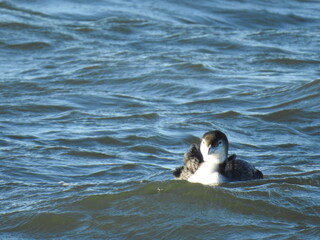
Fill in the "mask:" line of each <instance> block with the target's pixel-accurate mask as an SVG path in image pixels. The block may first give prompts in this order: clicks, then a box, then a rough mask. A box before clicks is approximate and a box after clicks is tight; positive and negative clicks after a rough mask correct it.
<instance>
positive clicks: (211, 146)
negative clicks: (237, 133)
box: [200, 130, 229, 164]
mask: <svg viewBox="0 0 320 240" xmlns="http://www.w3.org/2000/svg"><path fill="white" fill-rule="evenodd" d="M228 145H229V143H228V139H227V136H226V135H225V134H224V133H223V132H220V131H218V130H215V131H210V132H207V133H205V134H204V135H203V137H202V139H201V144H200V151H201V154H202V156H203V160H204V161H205V162H206V161H208V162H212V163H216V164H221V163H224V161H225V160H226V159H227V156H228Z"/></svg>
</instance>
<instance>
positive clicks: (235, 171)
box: [224, 159, 263, 181]
mask: <svg viewBox="0 0 320 240" xmlns="http://www.w3.org/2000/svg"><path fill="white" fill-rule="evenodd" d="M224 175H225V177H227V178H228V179H230V180H231V181H246V180H252V179H263V174H262V172H261V171H259V170H258V169H256V168H255V167H254V166H253V165H252V164H250V163H248V162H246V161H243V160H238V159H232V160H230V161H228V162H227V163H226V166H225V172H224Z"/></svg>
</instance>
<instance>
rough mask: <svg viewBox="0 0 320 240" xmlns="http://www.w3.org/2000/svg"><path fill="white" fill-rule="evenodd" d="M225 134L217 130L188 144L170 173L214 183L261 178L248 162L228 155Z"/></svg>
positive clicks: (208, 183)
mask: <svg viewBox="0 0 320 240" xmlns="http://www.w3.org/2000/svg"><path fill="white" fill-rule="evenodd" d="M228 148H229V142H228V139H227V136H226V135H225V134H224V133H223V132H221V131H218V130H215V131H210V132H207V133H205V134H204V135H203V137H202V139H201V143H200V144H192V145H191V147H190V149H189V151H188V152H187V153H185V154H184V159H183V163H184V165H183V166H181V167H178V168H176V169H175V170H174V171H173V175H174V176H175V177H176V179H179V180H188V181H189V182H194V183H202V184H205V185H211V184H212V185H214V184H220V183H224V182H230V181H245V180H252V179H262V178H263V174H262V172H261V171H259V170H258V169H256V168H255V167H254V166H253V165H252V164H250V163H248V162H246V161H243V160H238V159H236V155H235V154H233V155H231V156H229V157H228Z"/></svg>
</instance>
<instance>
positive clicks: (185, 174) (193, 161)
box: [173, 144, 203, 180]
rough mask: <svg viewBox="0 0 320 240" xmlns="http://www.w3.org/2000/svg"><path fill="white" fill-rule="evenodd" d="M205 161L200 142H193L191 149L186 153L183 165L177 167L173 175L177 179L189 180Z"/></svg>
mask: <svg viewBox="0 0 320 240" xmlns="http://www.w3.org/2000/svg"><path fill="white" fill-rule="evenodd" d="M202 162H203V158H202V154H201V152H200V145H199V144H192V145H191V146H190V148H189V151H188V152H186V153H185V154H184V157H183V164H184V165H183V166H181V167H178V168H176V169H175V170H174V171H173V175H174V176H175V177H176V179H179V180H187V179H188V178H189V177H190V176H191V175H192V174H194V173H195V172H196V171H197V169H198V167H199V165H200V164H201V163H202Z"/></svg>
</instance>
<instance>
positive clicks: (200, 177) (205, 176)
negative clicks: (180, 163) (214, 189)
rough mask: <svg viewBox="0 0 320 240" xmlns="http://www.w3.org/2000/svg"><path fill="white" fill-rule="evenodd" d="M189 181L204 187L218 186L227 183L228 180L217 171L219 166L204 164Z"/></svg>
mask: <svg viewBox="0 0 320 240" xmlns="http://www.w3.org/2000/svg"><path fill="white" fill-rule="evenodd" d="M188 181H189V182H192V183H201V184H204V185H216V184H220V183H223V182H226V179H225V177H224V176H223V175H221V174H220V173H219V172H218V171H217V165H213V164H210V163H208V162H203V163H202V164H201V165H200V167H199V168H198V170H197V171H196V172H195V173H194V174H193V175H192V176H191V177H189V179H188Z"/></svg>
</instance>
